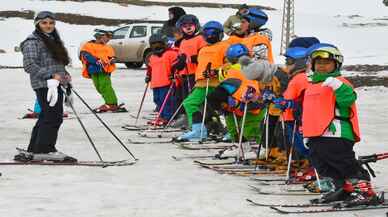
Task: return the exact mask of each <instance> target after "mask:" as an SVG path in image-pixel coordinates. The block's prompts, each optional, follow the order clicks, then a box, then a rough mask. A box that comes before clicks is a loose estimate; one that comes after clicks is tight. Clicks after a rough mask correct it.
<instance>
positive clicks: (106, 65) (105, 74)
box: [80, 29, 127, 112]
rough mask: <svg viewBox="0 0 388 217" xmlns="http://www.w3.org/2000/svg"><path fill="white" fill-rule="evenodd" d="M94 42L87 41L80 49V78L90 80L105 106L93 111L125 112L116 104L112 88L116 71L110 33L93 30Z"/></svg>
mask: <svg viewBox="0 0 388 217" xmlns="http://www.w3.org/2000/svg"><path fill="white" fill-rule="evenodd" d="M94 37H95V38H96V40H92V41H89V42H87V43H85V44H84V45H83V46H82V47H81V52H80V59H81V61H82V64H83V71H82V76H83V77H85V78H91V79H92V80H93V84H94V86H95V87H96V89H97V91H98V93H100V94H101V96H102V97H103V98H104V101H105V104H104V105H102V106H100V107H99V108H97V109H95V112H108V111H111V112H126V111H127V110H126V109H125V108H123V107H121V106H119V105H118V104H117V97H116V93H115V91H114V89H113V87H112V81H111V74H112V73H113V71H114V70H115V69H116V65H115V63H114V58H115V53H114V50H113V48H112V47H111V46H110V45H107V43H108V42H109V40H110V39H111V38H112V32H110V31H104V30H100V29H96V30H95V34H94Z"/></svg>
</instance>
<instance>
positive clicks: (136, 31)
mask: <svg viewBox="0 0 388 217" xmlns="http://www.w3.org/2000/svg"><path fill="white" fill-rule="evenodd" d="M162 26H163V23H147V22H144V23H134V24H130V25H126V26H122V27H120V28H118V29H116V30H114V31H113V37H112V39H111V40H110V41H109V44H110V45H111V46H112V47H113V49H114V50H115V53H116V58H117V62H119V63H124V64H125V65H126V66H127V67H128V68H140V67H141V66H142V65H143V63H146V62H147V59H148V56H149V54H150V45H149V43H148V39H149V37H150V36H151V35H153V34H156V33H159V32H160V31H161V29H162Z"/></svg>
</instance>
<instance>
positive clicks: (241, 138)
mask: <svg viewBox="0 0 388 217" xmlns="http://www.w3.org/2000/svg"><path fill="white" fill-rule="evenodd" d="M247 111H248V102H246V103H245V106H244V113H243V119H242V121H241V130H240V138H239V140H238V147H239V149H240V151H241V155H242V156H241V159H242V160H245V155H244V148H243V146H242V140H243V135H244V127H245V119H246V117H247ZM240 151H239V152H238V153H240Z"/></svg>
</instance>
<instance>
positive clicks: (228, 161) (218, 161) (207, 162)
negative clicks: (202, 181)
mask: <svg viewBox="0 0 388 217" xmlns="http://www.w3.org/2000/svg"><path fill="white" fill-rule="evenodd" d="M194 163H196V164H199V165H200V166H202V167H206V168H208V169H212V168H213V167H211V166H213V165H227V164H235V163H236V159H234V158H226V159H205V160H194Z"/></svg>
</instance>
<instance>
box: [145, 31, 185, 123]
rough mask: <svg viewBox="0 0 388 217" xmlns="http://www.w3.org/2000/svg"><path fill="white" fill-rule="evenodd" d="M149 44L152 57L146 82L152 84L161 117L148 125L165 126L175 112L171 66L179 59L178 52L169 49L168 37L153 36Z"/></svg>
mask: <svg viewBox="0 0 388 217" xmlns="http://www.w3.org/2000/svg"><path fill="white" fill-rule="evenodd" d="M149 43H150V46H151V50H152V55H151V57H150V59H149V67H148V71H147V77H146V79H145V81H146V82H147V83H148V82H151V88H152V90H153V95H154V103H155V104H156V105H157V108H158V109H159V110H158V112H159V113H160V117H159V118H158V119H157V120H154V121H151V122H148V123H149V124H152V125H157V126H163V125H165V124H167V123H168V121H169V120H170V118H171V116H172V114H173V112H174V107H175V98H174V97H173V92H174V87H173V86H171V85H172V83H173V82H174V81H171V80H170V77H171V76H170V75H171V73H173V72H171V65H172V63H173V62H174V60H175V59H176V58H177V56H178V52H177V50H174V49H171V48H168V47H167V37H165V36H163V35H161V34H155V35H152V36H151V37H150V39H149ZM164 102H165V103H164ZM163 103H164V105H163Z"/></svg>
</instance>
